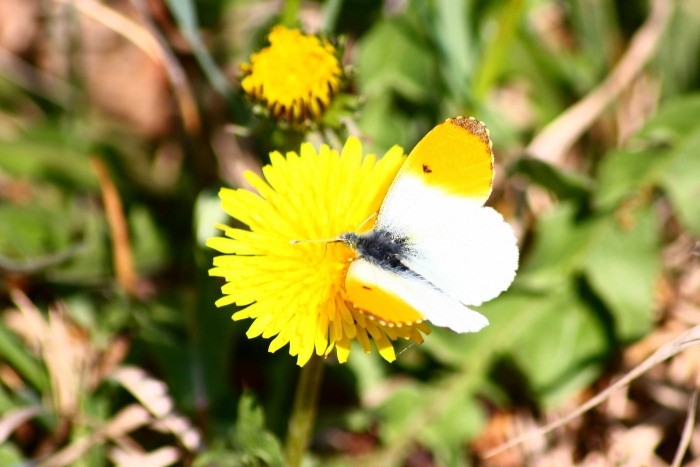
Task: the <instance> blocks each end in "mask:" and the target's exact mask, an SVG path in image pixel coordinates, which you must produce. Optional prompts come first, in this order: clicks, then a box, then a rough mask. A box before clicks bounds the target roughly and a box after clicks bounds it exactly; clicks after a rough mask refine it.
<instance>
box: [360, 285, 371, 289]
mask: <svg viewBox="0 0 700 467" xmlns="http://www.w3.org/2000/svg"><path fill="white" fill-rule="evenodd" d="M362 288H363V289H365V290H372V288H371V287H367V286H366V285H363V286H362Z"/></svg>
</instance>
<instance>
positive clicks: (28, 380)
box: [0, 0, 700, 467]
mask: <svg viewBox="0 0 700 467" xmlns="http://www.w3.org/2000/svg"><path fill="white" fill-rule="evenodd" d="M295 3H298V5H297V9H296V10H295V9H294V8H293V7H294V5H291V6H290V5H289V4H287V8H289V9H290V10H289V11H292V12H293V13H294V14H295V16H296V18H297V20H296V22H295V24H297V25H298V26H300V27H302V29H304V30H305V31H309V32H321V33H322V34H323V35H324V36H325V37H328V38H330V39H331V40H333V41H334V42H335V43H336V44H338V46H339V49H340V50H342V51H343V65H344V67H345V72H346V75H347V76H346V79H345V81H344V88H343V92H342V93H341V94H340V95H339V96H337V98H336V99H335V101H334V103H333V105H332V107H331V109H330V110H329V111H328V113H327V114H326V115H325V116H324V118H323V120H322V121H321V122H320V123H319V124H317V125H313V126H311V127H308V128H306V129H305V130H303V131H301V130H299V129H294V128H289V126H288V125H285V124H278V123H276V122H274V121H271V120H269V119H268V118H267V117H265V116H264V115H262V114H261V112H260V111H259V109H258V108H257V107H256V105H254V104H253V103H252V102H251V101H250V100H249V99H247V98H246V97H245V96H244V95H243V93H242V91H241V90H240V86H239V80H240V72H239V71H238V64H239V63H241V62H249V57H250V54H251V53H253V52H255V51H256V50H259V49H260V48H261V47H263V46H265V45H266V36H267V34H268V32H269V30H270V28H271V27H272V26H273V25H275V24H277V23H278V22H279V21H280V15H281V14H282V11H283V9H284V8H285V4H284V2H281V1H274V0H264V1H246V0H200V1H197V2H195V1H193V0H148V1H146V0H133V1H126V0H110V1H106V2H97V1H94V0H80V1H78V0H76V1H75V2H72V1H67V0H66V1H63V0H61V1H59V0H0V302H1V303H0V309H2V310H5V312H4V313H3V314H2V315H0V316H1V318H2V319H0V465H2V466H4V465H17V466H20V465H23V466H24V465H26V466H29V465H40V466H48V465H51V466H62V465H72V466H107V465H125V466H126V465H147V466H161V465H162V466H165V465H184V466H189V465H196V466H221V467H224V466H262V465H270V466H280V465H283V463H282V457H281V456H282V455H281V447H280V446H281V443H282V441H281V440H284V437H285V434H286V431H287V422H288V419H289V415H290V411H291V405H292V401H293V397H294V388H295V384H296V380H297V377H298V373H299V369H298V368H297V367H296V366H295V360H294V359H293V358H292V357H290V356H288V355H287V354H286V348H285V349H282V350H281V351H279V352H277V353H276V354H269V353H268V352H267V346H268V344H269V342H268V341H266V340H264V339H261V338H257V339H253V340H248V339H247V338H246V337H245V331H246V330H247V323H246V322H236V323H234V322H232V321H231V320H230V316H231V314H232V313H233V312H234V311H235V310H234V309H233V308H232V307H228V308H223V309H217V308H216V307H215V306H214V301H215V300H216V299H217V298H219V297H220V287H221V285H222V283H221V282H219V281H217V280H215V279H214V278H210V277H208V275H207V270H208V269H209V268H210V267H211V265H212V258H213V256H214V252H212V251H211V250H209V249H207V248H205V247H204V242H205V241H206V239H207V238H208V237H210V236H215V235H217V233H216V232H215V230H214V228H213V225H214V223H216V222H229V220H227V219H226V217H225V216H224V215H223V213H222V212H221V210H220V208H219V205H218V197H217V191H218V189H219V188H220V187H222V186H233V187H242V186H246V185H244V181H243V178H242V176H241V174H242V172H243V171H244V170H246V169H250V170H259V167H260V166H261V164H265V163H266V161H267V160H269V159H268V156H267V154H268V153H269V151H271V150H274V149H278V150H295V149H297V150H298V145H299V143H300V142H301V141H302V140H303V139H308V140H310V141H312V142H313V143H314V144H316V145H318V144H319V143H320V142H321V141H327V142H329V143H330V144H332V145H333V144H335V145H337V144H339V143H342V141H344V140H345V138H346V137H347V136H348V135H357V136H360V137H361V139H362V141H363V145H364V149H365V152H373V153H377V154H383V153H384V151H386V150H387V149H389V148H390V147H391V146H393V145H394V144H399V145H401V146H402V147H404V148H405V149H406V151H407V152H408V151H410V149H411V148H412V147H413V145H414V144H415V143H416V142H417V141H418V140H420V138H421V137H422V136H423V135H424V134H425V133H427V132H428V131H429V130H430V129H431V128H432V127H433V126H434V125H435V124H437V123H438V122H440V121H442V120H444V119H445V118H447V117H452V116H456V115H465V116H467V115H468V116H474V117H476V118H478V119H479V120H482V121H484V122H485V123H486V124H487V126H488V127H489V129H490V131H491V137H492V139H493V143H494V152H495V155H496V170H497V176H496V184H495V187H494V194H493V195H492V197H491V199H490V200H489V205H492V206H493V207H495V208H496V209H497V210H499V211H500V212H501V213H502V214H503V215H504V216H505V217H506V219H507V220H508V221H509V223H510V224H511V225H512V226H513V228H514V230H515V232H516V234H517V236H518V238H519V244H520V248H521V266H520V270H519V274H518V277H517V278H516V281H515V283H514V284H513V286H512V287H511V289H510V290H508V291H507V292H506V293H504V294H503V295H502V296H500V297H499V298H497V299H495V300H493V301H492V302H489V303H487V304H485V305H483V306H482V307H480V311H481V312H482V313H483V314H485V315H486V316H487V317H488V318H489V320H490V322H491V325H490V326H488V327H487V328H486V329H485V330H484V331H482V332H480V333H477V334H466V335H458V334H455V333H452V332H450V331H447V330H444V329H434V332H433V334H432V335H430V336H428V337H427V338H426V342H425V343H424V344H423V345H421V346H412V347H409V348H407V349H406V350H405V351H404V352H403V353H401V355H400V356H399V358H398V360H397V361H396V362H394V363H393V364H388V363H386V362H385V361H384V360H382V359H381V357H379V355H378V354H377V353H376V352H373V353H372V354H369V355H366V354H364V353H363V352H362V351H361V349H360V347H359V346H357V348H354V350H353V352H352V354H351V356H350V361H349V362H348V363H347V364H344V365H339V364H337V361H335V360H334V357H331V358H329V359H328V361H327V365H326V370H325V375H324V382H323V386H322V388H321V398H320V406H319V410H318V420H317V423H316V426H315V429H314V438H313V443H312V448H311V451H310V453H309V454H308V456H307V459H306V464H305V465H309V466H336V465H337V466H341V465H359V463H360V462H362V463H365V464H366V465H377V466H382V467H387V466H389V467H390V466H394V465H396V466H401V465H404V466H411V467H414V466H449V467H452V466H455V467H457V466H468V465H496V466H507V465H573V464H574V463H581V464H582V465H583V464H585V462H588V461H590V460H591V459H592V458H594V457H595V456H596V455H597V456H601V458H604V459H611V458H612V457H611V456H614V454H612V453H611V452H612V447H613V446H616V444H615V442H614V440H615V439H616V438H615V436H616V433H618V434H619V432H628V430H629V432H630V433H631V432H632V430H633V427H635V426H637V425H638V424H643V423H646V422H645V421H646V420H648V418H649V417H650V416H651V415H656V416H659V417H660V415H659V413H663V414H666V415H667V416H666V418H663V417H661V419H662V421H659V422H658V423H656V424H655V425H654V426H655V427H656V429H657V430H658V436H657V437H656V438H654V441H653V442H649V441H644V442H643V443H642V444H640V445H639V446H641V447H639V446H637V447H634V446H636V445H634V444H632V445H631V446H633V447H628V449H629V452H635V451H638V450H639V449H643V450H645V451H644V452H647V451H648V456H649V458H653V459H655V462H659V464H654V465H667V464H668V463H670V462H671V459H672V457H673V453H674V449H675V446H676V445H677V444H678V441H679V438H680V430H681V428H680V427H682V424H683V418H684V414H685V412H684V407H685V405H684V403H685V402H686V401H687V399H688V393H689V390H688V387H689V386H688V385H692V384H694V381H695V379H694V378H695V373H696V372H697V368H698V362H700V357H698V356H697V355H696V354H688V355H690V356H688V355H686V356H683V355H681V356H679V357H678V359H675V360H674V361H672V362H671V363H670V364H668V365H666V366H664V367H662V368H659V369H658V370H657V371H656V372H654V373H653V374H652V375H651V376H649V377H647V379H646V380H645V381H644V382H641V383H639V385H638V386H636V387H634V386H633V388H632V390H630V391H629V392H627V393H625V394H624V395H623V399H624V400H623V402H625V403H626V404H627V405H626V406H625V407H626V409H619V408H618V409H615V408H611V406H606V407H604V408H602V409H600V410H598V411H597V412H594V413H593V414H591V415H588V416H587V417H584V418H583V419H580V420H579V421H577V422H576V423H574V425H572V426H571V427H570V428H568V429H567V430H562V431H560V432H557V433H556V435H555V436H552V437H550V438H548V439H542V440H540V441H538V443H539V444H537V443H535V444H532V443H531V444H532V445H527V446H526V447H524V448H519V449H517V450H515V451H513V452H510V453H508V454H504V455H501V456H498V457H495V458H493V459H491V460H488V461H484V460H482V459H481V456H483V454H484V453H485V452H486V451H487V450H488V449H490V448H493V447H496V446H497V445H498V444H500V443H501V442H504V441H506V440H507V439H509V438H512V437H514V436H515V435H516V434H518V433H521V432H523V431H524V430H526V429H528V428H532V427H534V426H536V425H537V424H539V423H543V422H545V421H551V420H552V417H554V416H556V415H561V414H563V413H566V412H567V411H570V410H571V409H572V408H574V407H575V406H576V405H578V404H579V403H581V402H582V401H583V400H585V399H586V398H588V397H590V395H591V394H593V393H594V392H597V391H599V390H600V389H602V388H604V387H605V386H606V385H607V384H608V383H609V382H610V381H611V380H614V379H615V378H616V377H617V376H619V375H620V374H622V373H624V372H625V371H626V370H629V369H630V368H631V367H632V366H633V365H635V364H637V363H639V362H640V361H641V358H643V357H644V356H646V355H647V354H648V353H649V352H650V351H653V350H654V349H655V348H656V347H658V346H659V345H661V344H662V343H663V342H665V341H666V340H668V339H670V338H671V337H673V336H674V335H675V334H677V333H679V332H680V331H682V330H683V329H687V328H688V327H690V326H693V325H697V324H700V318H698V317H699V316H700V279H699V278H700V266H699V265H698V259H697V257H698V255H700V248H699V247H698V243H697V242H698V240H697V239H698V237H700V69H699V67H698V65H699V63H700V1H698V0H677V1H673V0H666V1H664V0H659V1H657V2H652V3H649V2H647V1H643V0H618V1H609V0H562V1H554V0H493V1H487V0H384V1H383V2H382V1H370V0H327V1H325V2H320V1H318V2H317V1H303V2H295ZM115 14H116V15H118V16H116V19H115ZM124 19H127V20H129V21H127V22H120V21H123V20H124ZM130 34H131V35H130ZM154 34H155V36H154ZM144 36H145V37H146V38H144ZM154 37H157V41H159V42H160V43H161V44H165V45H166V49H167V50H168V51H169V59H168V60H167V61H165V62H163V61H162V60H161V59H160V58H159V56H157V54H156V55H149V54H148V53H146V52H144V50H149V49H148V48H149V47H151V46H152V41H153V40H154ZM644 41H646V42H644ZM638 43H641V46H640V44H638ZM149 44H151V45H149ZM635 44H637V45H635ZM645 45H646V49H644V46H645ZM634 47H638V48H639V50H642V53H641V54H636V55H635V54H629V53H628V52H629V50H630V48H632V50H637V49H634ZM645 50H646V52H645ZM621 59H622V62H621ZM625 60H626V61H625ZM164 63H165V65H164ZM618 63H622V64H621V65H620V66H621V67H626V68H624V70H627V71H628V75H629V76H627V75H624V73H618V74H614V73H613V74H612V75H611V72H612V70H613V69H614V67H615V66H616V64H618ZM624 70H623V71H624ZM312 71H313V70H310V72H312ZM601 83H608V84H606V85H605V86H608V87H607V88H605V87H604V90H605V89H607V90H608V91H610V89H613V91H612V93H611V94H609V95H601V93H600V91H595V90H596V89H597V88H598V87H599V86H600V85H601ZM615 86H617V87H615ZM596 92H597V94H596ZM581 100H584V102H587V103H588V104H591V103H592V104H591V105H589V107H586V108H584V110H583V111H581V112H579V113H576V114H573V116H571V114H570V115H569V117H567V118H568V120H567V119H564V120H557V119H558V118H559V117H561V116H562V114H563V113H564V112H565V111H566V110H567V109H569V108H570V107H571V106H572V105H574V104H576V103H577V102H579V101H581ZM188 102H189V103H194V104H195V106H192V105H190V106H188V105H187V103H188ZM562 118H563V117H562ZM555 120H556V121H557V122H563V123H560V124H559V126H555V127H554V129H555V131H554V133H551V132H550V133H549V134H545V133H546V132H545V133H541V131H542V130H543V129H544V128H545V127H546V126H547V125H548V124H550V123H551V122H553V121H555ZM198 123H199V124H198ZM550 128H551V127H550ZM579 134H581V135H580V137H579ZM537 135H540V136H542V138H544V140H542V139H540V140H539V143H538V144H537V145H535V144H532V145H531V144H530V143H531V141H533V138H534V139H535V141H538V140H537V139H536V138H535V137H536V136H537ZM556 138H561V139H563V140H564V141H566V142H568V143H570V144H564V146H563V147H562V148H561V150H555V149H552V148H553V147H554V148H556V147H557V146H556V145H554V146H552V144H554V143H552V141H554V140H556ZM542 148H544V149H542ZM91 161H92V162H91ZM100 168H102V169H104V170H103V172H102V173H103V174H107V175H106V178H105V177H104V176H103V177H102V178H100V177H98V176H97V175H96V174H97V173H100ZM111 184H113V186H112V185H111ZM110 187H111V190H110ZM115 195H116V196H115ZM115 200H116V201H117V202H119V201H120V202H121V205H117V210H116V211H115V212H121V213H123V216H122V218H116V219H115V218H110V216H109V215H108V211H109V209H108V208H109V203H112V202H115ZM117 217H119V216H117ZM120 221H121V222H125V227H126V229H125V230H126V231H128V234H129V238H130V246H131V250H132V252H133V260H134V270H135V276H136V277H134V278H133V279H130V278H129V277H128V274H127V276H123V275H120V273H119V272H118V268H117V267H116V266H115V264H117V263H118V262H119V261H122V260H123V258H120V255H123V252H124V251H125V250H124V249H123V247H124V244H123V242H121V243H120V240H119V239H118V238H117V236H115V232H118V231H119V223H120ZM127 270H128V264H127ZM32 303H33V304H34V305H32ZM17 310H19V311H17ZM674 333H675V334H674ZM635 343H636V344H635ZM397 350H399V351H400V350H401V348H399V349H397ZM680 357H683V358H680ZM659 387H661V388H665V389H666V390H668V391H672V392H671V393H672V394H675V395H676V396H677V397H676V399H673V397H671V396H669V395H668V394H671V393H669V392H668V391H667V392H663V391H661V392H660V391H659V390H658V388H659ZM654 388H656V389H654ZM674 391H675V392H674ZM669 401H671V402H669ZM674 401H675V402H674ZM679 401H680V402H679ZM674 404H675V405H674ZM618 405H619V404H618ZM697 434H698V436H700V432H698V433H697ZM630 436H631V437H632V439H634V436H632V435H630ZM639 439H641V438H639ZM557 449H559V451H562V452H564V454H563V455H564V457H553V456H554V454H553V453H557V452H559V451H557ZM695 455H700V444H698V443H695V444H691V451H690V453H689V454H688V455H687V456H686V461H687V462H690V461H691V459H692V458H693V457H694V456H695ZM130 456H131V457H130ZM567 456H568V457H567ZM591 456H593V457H591ZM551 459H554V460H553V461H552V460H551ZM557 459H559V460H557ZM562 459H563V460H562ZM549 461H551V462H554V463H552V464H547V463H546V462H549ZM36 462H39V463H38V464H37V463H36ZM41 462H43V463H41ZM605 465H607V464H605ZM610 465H612V464H610ZM630 465H633V464H630Z"/></svg>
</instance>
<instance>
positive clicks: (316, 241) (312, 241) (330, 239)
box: [289, 238, 342, 245]
mask: <svg viewBox="0 0 700 467" xmlns="http://www.w3.org/2000/svg"><path fill="white" fill-rule="evenodd" d="M337 242H342V240H341V239H339V238H320V239H317V240H290V241H289V244H290V245H296V244H297V243H337Z"/></svg>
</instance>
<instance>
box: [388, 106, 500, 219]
mask: <svg viewBox="0 0 700 467" xmlns="http://www.w3.org/2000/svg"><path fill="white" fill-rule="evenodd" d="M492 183H493V154H492V153H491V140H490V139H489V132H488V130H487V129H486V126H485V125H484V124H483V123H481V122H480V121H478V120H475V119H473V118H463V117H457V118H451V119H448V120H445V121H444V122H443V123H441V124H440V125H438V126H436V127H435V128H433V129H432V130H431V131H430V132H429V133H428V134H427V135H425V137H424V138H423V139H422V140H420V142H419V143H418V144H417V145H416V147H415V148H413V151H411V154H410V155H409V156H408V158H407V159H406V161H405V162H404V163H403V165H402V166H401V169H400V170H399V172H398V173H397V174H396V178H395V179H394V182H393V183H392V185H391V187H390V188H389V191H388V192H387V195H386V197H385V198H384V202H383V203H382V207H381V209H380V211H379V215H378V217H377V222H376V225H377V227H378V228H380V227H381V226H382V225H391V224H394V223H395V222H396V220H397V219H401V218H402V217H404V216H405V215H406V214H407V213H408V211H409V210H410V209H411V207H412V206H414V205H415V203H416V202H417V201H418V200H420V198H421V197H422V196H423V191H424V190H425V189H426V188H427V187H432V188H436V189H439V190H440V191H442V192H443V193H444V194H445V195H446V196H455V197H458V198H464V199H467V200H470V201H472V202H473V203H475V204H478V205H483V204H484V202H486V200H487V199H488V197H489V195H490V194H491V185H492Z"/></svg>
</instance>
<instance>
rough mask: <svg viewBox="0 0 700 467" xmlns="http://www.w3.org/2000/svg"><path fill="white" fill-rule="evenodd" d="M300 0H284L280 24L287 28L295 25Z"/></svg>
mask: <svg viewBox="0 0 700 467" xmlns="http://www.w3.org/2000/svg"><path fill="white" fill-rule="evenodd" d="M300 4H301V0H286V1H285V2H284V9H283V10H282V21H281V22H282V24H284V25H285V26H287V27H288V28H294V27H296V26H297V17H298V16H299V5H300Z"/></svg>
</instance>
